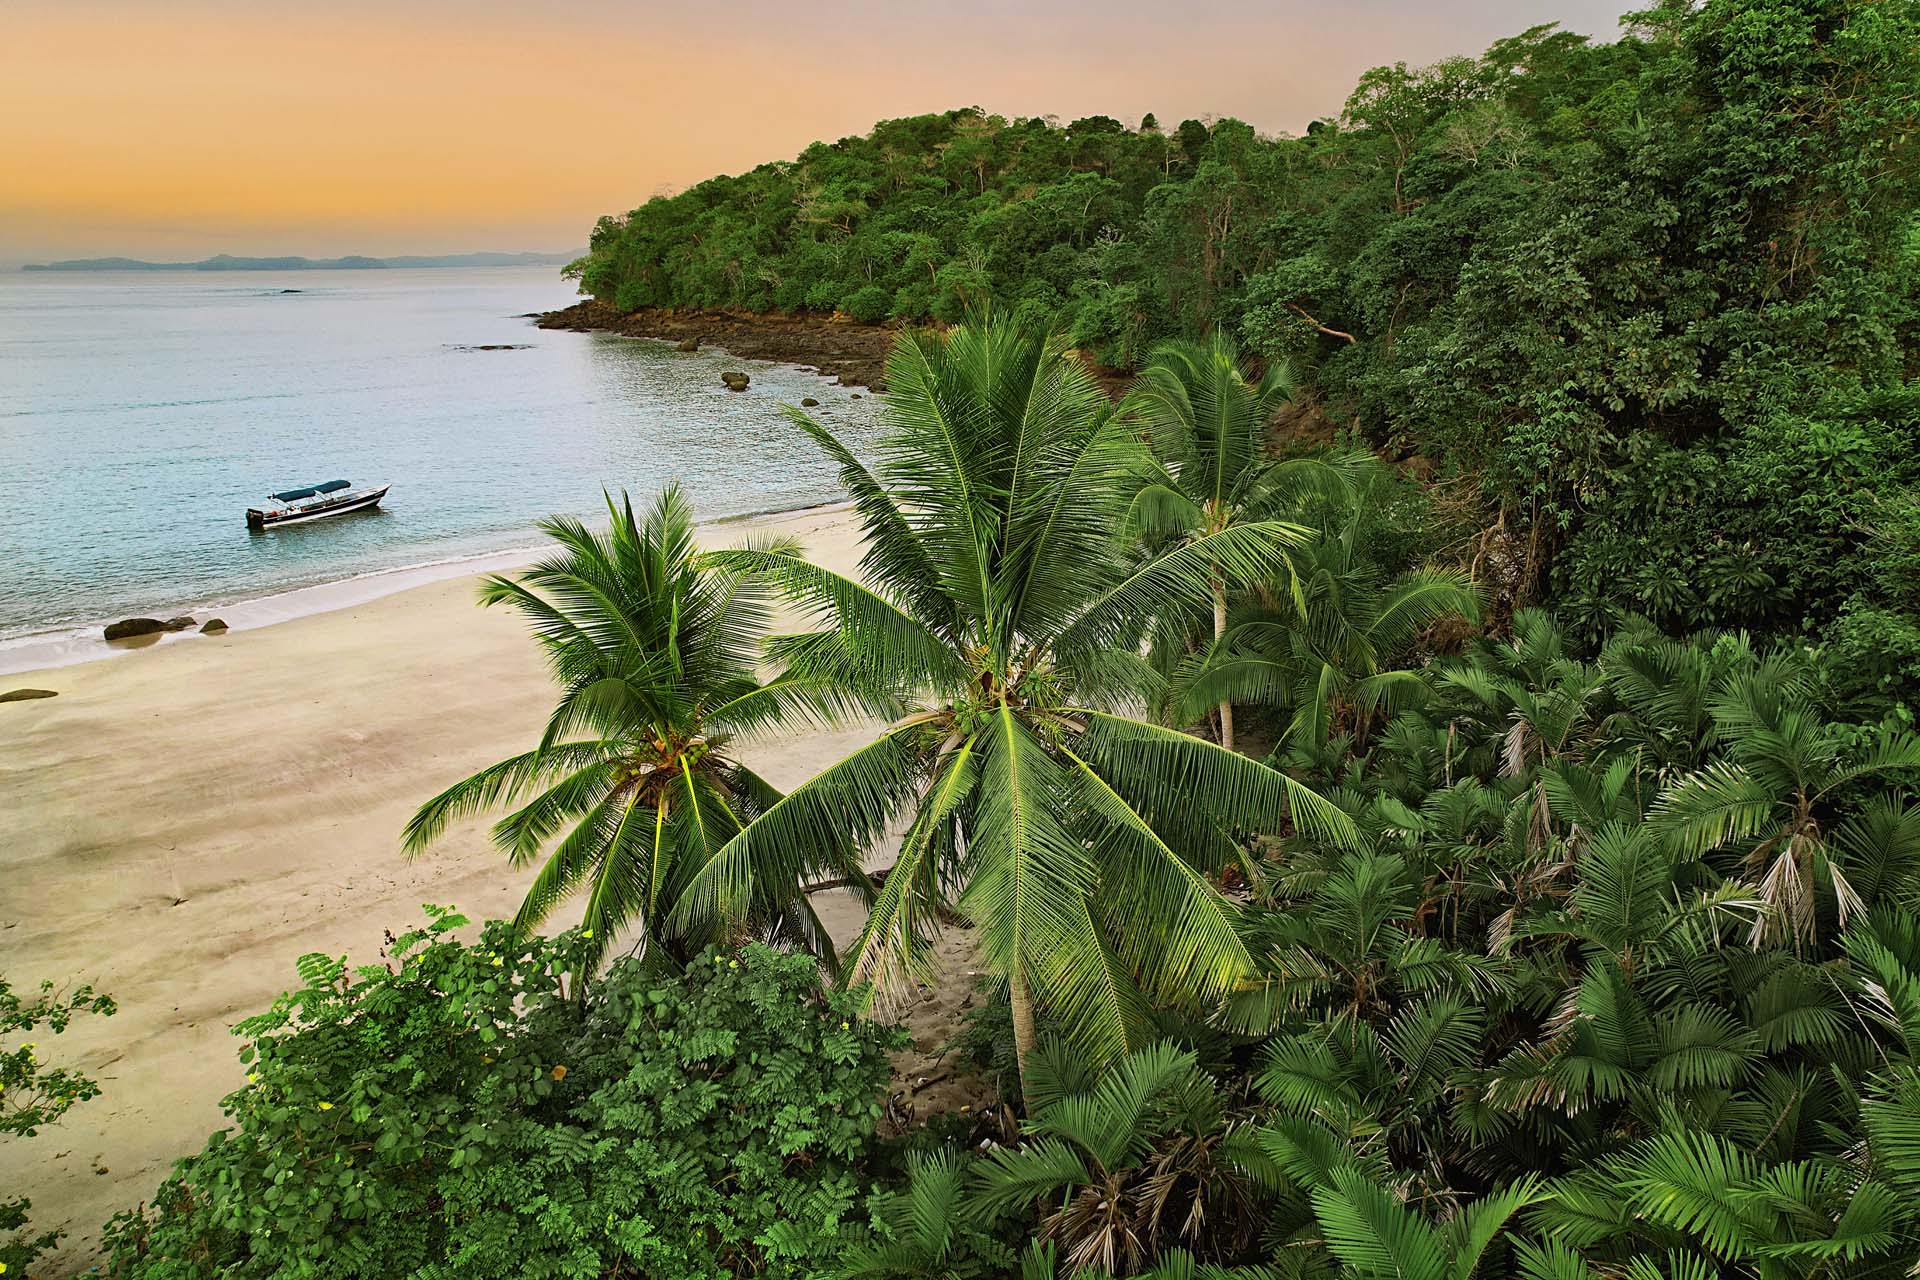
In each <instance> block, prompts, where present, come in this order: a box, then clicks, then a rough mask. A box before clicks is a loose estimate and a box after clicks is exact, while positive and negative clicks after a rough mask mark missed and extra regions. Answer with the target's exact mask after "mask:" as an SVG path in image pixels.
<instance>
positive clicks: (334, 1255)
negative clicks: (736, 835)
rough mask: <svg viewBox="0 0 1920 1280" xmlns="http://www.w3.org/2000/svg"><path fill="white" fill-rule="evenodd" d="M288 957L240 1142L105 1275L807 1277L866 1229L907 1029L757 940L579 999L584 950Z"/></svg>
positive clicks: (499, 943) (236, 1116) (266, 1017)
mask: <svg viewBox="0 0 1920 1280" xmlns="http://www.w3.org/2000/svg"><path fill="white" fill-rule="evenodd" d="M431 914H432V917H433V918H432V921H431V923H430V924H428V925H427V926H426V927H425V928H423V929H419V930H415V931H413V932H410V933H407V934H405V935H403V936H401V937H399V938H396V939H393V940H392V941H391V944H390V946H389V947H388V949H387V960H386V962H385V963H383V964H377V965H370V966H366V967H363V968H360V969H358V970H352V971H350V970H349V969H348V968H347V966H346V963H345V961H344V960H343V959H334V958H330V957H327V956H321V955H309V956H306V957H303V958H302V959H301V961H300V966H299V969H300V977H301V982H302V986H301V987H300V989H298V990H296V991H293V992H290V993H288V994H285V995H283V996H281V997H280V999H279V1000H278V1001H276V1002H275V1003H274V1006H273V1008H272V1009H270V1010H269V1011H268V1012H266V1013H264V1014H262V1015H260V1016H259V1017H256V1018H252V1019H249V1020H248V1021H246V1022H243V1023H241V1024H240V1025H239V1026H238V1027H237V1028H236V1029H235V1030H236V1033H237V1034H239V1035H242V1036H244V1037H245V1038H246V1040H247V1046H246V1048H245V1049H244V1050H243V1051H242V1054H241V1057H242V1059H243V1060H245V1061H247V1062H248V1063H249V1071H250V1074H249V1076H248V1083H247V1085H246V1087H244V1088H242V1089H240V1090H239V1091H238V1092H236V1093H234V1094H232V1095H230V1096H229V1097H228V1098H227V1099H226V1101H225V1103H224V1108H225V1110H226V1113H227V1115H228V1117H229V1118H230V1120H231V1121H232V1127H231V1128H229V1129H227V1130H224V1131H222V1132H220V1133H216V1134H215V1135H213V1137H212V1138H211V1139H210V1140H209V1141H208V1143H207V1146H206V1148H205V1149H204V1150H203V1151H202V1152H201V1153H200V1154H198V1155H196V1156H193V1157H190V1158H188V1159H186V1160H183V1161H181V1162H180V1163H179V1164H178V1165H177V1166H176V1167H175V1170H174V1173H173V1175H172V1176H171V1177H170V1178H169V1179H168V1180H167V1181H166V1182H165V1183H164V1184H163V1185H162V1186H161V1188H160V1191H159V1194H158V1195H157V1196H156V1197H155V1199H154V1201H153V1203H152V1204H151V1205H150V1206H143V1207H142V1208H141V1209H140V1210H137V1211H136V1212H134V1213H131V1214H122V1215H120V1216H119V1217H117V1218H116V1219H115V1220H114V1221H113V1222H112V1223H110V1224H109V1226H108V1231H107V1246H108V1249H109V1253H110V1258H109V1264H108V1271H109V1274H111V1275H114V1276H119V1277H143V1278H149V1280H163V1278H164V1280H188V1278H194V1277H212V1276H215V1275H219V1276H230V1277H246V1276H313V1277H329V1276H341V1277H346V1276H394V1277H399V1276H411V1275H420V1276H427V1275H458V1276H460V1277H463V1280H472V1278H478V1277H487V1276H503V1277H504V1276H512V1277H536V1276H539V1277H546V1276H555V1277H561V1276H564V1277H581V1278H583V1280H584V1278H585V1277H595V1276H603V1275H645V1276H654V1277H690V1278H691V1277H699V1278H702V1280H707V1278H718V1277H727V1276H735V1275H749V1274H751V1275H756V1276H770V1277H779V1276H802V1275H807V1274H810V1273H812V1272H813V1271H815V1270H817V1269H818V1267H819V1266H820V1265H821V1264H822V1263H823V1261H824V1260H826V1259H828V1258H830V1257H832V1256H833V1254H834V1251H835V1250H834V1242H835V1240H836V1237H837V1235H838V1234H839V1232H840V1228H841V1226H842V1224H843V1223H847V1222H861V1221H865V1220H866V1217H867V1214H868V1208H867V1195H868V1187H867V1186H866V1184H865V1182H864V1180H863V1178H862V1176H861V1170H862V1167H863V1163H864V1160H865V1157H866V1155H867V1152H868V1148H869V1146H870V1144H871V1143H872V1142H873V1135H874V1125H875V1120H876V1118H877V1117H878V1116H879V1114H880V1093H881V1089H882V1087H883V1085H884V1084H885V1082H886V1079H887V1076H888V1061H887V1054H888V1051H889V1049H890V1048H891V1047H893V1046H895V1045H896V1044H898V1043H899V1042H900V1033H899V1032H897V1031H894V1030H891V1029H888V1028H885V1027H881V1026H878V1025H876V1024H873V1023H870V1022H865V1021H861V1020H859V1019H858V1018H857V1017H856V1015H855V1012H854V1009H855V1005H856V1003H857V1000H856V997H855V996H852V995H848V994H844V993H838V992H835V993H826V992H823V991H822V990H821V987H820V983H819V977H818V970H817V966H816V964H815V962H814V961H813V960H812V959H811V958H809V957H806V956H794V955H783V954H779V953H776V952H774V951H772V950H770V949H768V948H766V947H764V946H759V945H754V946H749V947H747V948H745V949H743V950H741V951H739V952H737V953H726V952H719V951H708V952H705V953H703V954H701V955H700V956H699V957H698V958H697V959H696V960H695V961H694V962H693V963H691V964H690V965H689V966H688V968H687V970H686V971H685V972H684V973H673V972H662V971H661V970H659V969H652V968H649V967H648V966H646V965H643V964H642V963H641V962H640V961H638V960H635V959H632V958H627V959H622V960H620V961H617V962H616V963H615V964H614V965H613V967H612V969H611V970H610V971H609V972H608V973H607V974H606V976H605V977H603V978H601V979H600V980H598V981H597V982H596V983H594V984H593V985H591V986H590V987H589V988H587V990H586V991H584V992H581V991H579V990H578V989H576V988H575V986H574V984H573V982H572V980H571V979H570V978H568V977H567V976H566V975H568V974H570V973H572V972H574V971H575V969H576V967H577V962H578V960H579V959H580V957H581V954H582V953H583V952H584V951H585V950H586V947H587V943H586V942H585V941H583V940H582V938H580V937H579V936H577V935H576V934H567V935H563V936H562V937H560V938H558V939H553V940H548V939H530V940H529V939H516V938H515V937H514V936H513V935H512V933H511V932H510V931H509V929H508V927H507V926H506V925H505V924H504V923H501V922H495V923H492V924H489V925H487V926H486V928H485V929H484V931H483V932H482V935H481V938H480V941H479V942H478V943H477V944H474V945H467V944H465V943H462V942H461V941H459V940H458V939H457V938H456V937H455V936H454V935H453V932H452V931H453V930H454V929H456V928H458V927H459V926H461V925H462V924H464V923H465V922H464V921H463V920H462V919H461V918H460V917H458V916H455V915H452V914H450V913H448V912H445V911H437V910H436V911H432V912H431Z"/></svg>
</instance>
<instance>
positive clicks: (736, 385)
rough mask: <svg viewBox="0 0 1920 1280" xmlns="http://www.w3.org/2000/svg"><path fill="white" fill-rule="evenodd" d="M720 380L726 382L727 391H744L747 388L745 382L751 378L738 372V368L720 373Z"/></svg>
mask: <svg viewBox="0 0 1920 1280" xmlns="http://www.w3.org/2000/svg"><path fill="white" fill-rule="evenodd" d="M720 381H722V382H724V383H726V384H727V390H729V391H745V390H746V389H747V383H748V382H750V381H752V379H750V378H748V377H747V375H746V374H744V373H742V372H740V371H739V370H738V369H729V370H727V371H726V372H725V373H723V374H721V375H720Z"/></svg>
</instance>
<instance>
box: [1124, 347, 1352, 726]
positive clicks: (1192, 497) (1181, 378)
mask: <svg viewBox="0 0 1920 1280" xmlns="http://www.w3.org/2000/svg"><path fill="white" fill-rule="evenodd" d="M1292 398H1293V374H1292V371H1291V370H1290V369H1289V368H1288V366H1287V364H1286V362H1285V361H1282V360H1275V361H1273V362H1271V363H1269V364H1268V365H1267V366H1266V368H1265V370H1264V371H1263V372H1261V373H1259V374H1257V375H1256V374H1254V373H1252V372H1251V371H1250V370H1249V369H1248V368H1247V366H1246V365H1244V364H1243V363H1242V362H1241V359H1240V356H1239V353H1238V352H1237V351H1236V350H1235V349H1234V346H1233V343H1232V341H1231V340H1229V339H1228V338H1227V337H1225V336H1224V335H1223V334H1220V333H1218V332H1216V333H1215V334H1214V335H1213V336H1212V337H1210V338H1208V339H1207V340H1206V341H1204V342H1192V341H1188V340H1184V339H1175V340H1170V341H1167V342H1163V343H1161V344H1160V345H1159V346H1157V347H1155V348H1154V349H1153V352H1152V354H1151V356H1150V357H1149V358H1148V362H1147V367H1146V368H1145V369H1143V370H1142V371H1141V374H1140V379H1139V381H1138V382H1136V383H1135V384H1134V386H1133V388H1132V390H1131V391H1130V392H1129V393H1128V395H1127V399H1126V401H1125V403H1124V404H1123V405H1122V409H1121V412H1122V415H1123V416H1125V417H1126V418H1127V419H1128V420H1129V421H1130V422H1133V423H1135V424H1137V425H1138V426H1139V427H1140V428H1141V429H1143V430H1144V432H1145V433H1146V436H1147V439H1148V442H1149V444H1150V445H1151V454H1150V456H1148V458H1147V459H1146V464H1147V465H1146V467H1145V470H1144V474H1143V476H1142V479H1141V482H1140V487H1139V490H1138V493H1137V494H1136V496H1135V498H1134V503H1133V510H1132V511H1131V512H1130V514H1129V524H1130V525H1131V527H1132V529H1133V530H1134V531H1135V532H1138V533H1140V534H1141V535H1143V536H1145V537H1147V538H1149V539H1153V540H1165V539H1172V540H1174V541H1176V542H1191V541H1194V540H1196V539H1200V538H1205V537H1207V536H1208V535H1209V534H1214V533H1218V532H1220V531H1222V530H1224V529H1229V528H1232V527H1233V526H1234V525H1236V524H1239V523H1242V522H1245V521H1263V520H1272V519H1274V518H1275V517H1276V516H1277V514H1278V513H1279V512H1280V511H1281V509H1282V508H1283V506H1284V505H1285V501H1286V499H1287V498H1289V497H1292V496H1294V495H1297V494H1299V493H1301V492H1303V491H1307V492H1319V493H1329V492H1340V491H1343V490H1344V489H1345V487H1346V477H1345V475H1344V471H1345V470H1346V468H1345V466H1344V465H1343V464H1342V463H1339V462H1329V461H1327V460H1324V459H1320V458H1292V459H1288V460H1285V461H1282V460H1280V459H1277V458H1275V457H1273V456H1272V454H1271V452H1270V451H1269V450H1268V448H1267V424H1268V423H1269V422H1270V421H1272V419H1273V415H1274V414H1275V413H1277V412H1278V411H1279V410H1280V408H1281V406H1283V405H1285V404H1286V403H1287V402H1288V401H1289V400H1291V399H1292ZM1209 587H1210V594H1211V597H1212V598H1211V601H1210V603H1211V604H1212V606H1213V638H1214V642H1215V644H1218V643H1219V642H1220V639H1221V637H1222V636H1224V635H1225V634H1226V631H1227V579H1226V576H1225V575H1224V574H1223V573H1219V572H1216V573H1214V574H1213V576H1212V579H1211V581H1210V583H1209ZM1170 621H1177V620H1170ZM1218 712H1219V717H1220V745H1222V746H1224V747H1226V748H1227V749H1228V750H1232V748H1233V702H1232V699H1231V697H1228V696H1223V697H1221V698H1220V699H1219V702H1218Z"/></svg>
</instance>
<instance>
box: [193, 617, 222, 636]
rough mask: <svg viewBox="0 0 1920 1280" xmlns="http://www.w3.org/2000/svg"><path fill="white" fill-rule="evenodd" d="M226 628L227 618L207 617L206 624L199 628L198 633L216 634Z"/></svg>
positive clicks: (204, 634)
mask: <svg viewBox="0 0 1920 1280" xmlns="http://www.w3.org/2000/svg"><path fill="white" fill-rule="evenodd" d="M226 629H227V620H226V619H225V618H208V619H207V624H206V625H205V626H204V627H201V628H200V634H201V635H203V636H217V635H219V634H220V633H221V632H222V631H225V630H226Z"/></svg>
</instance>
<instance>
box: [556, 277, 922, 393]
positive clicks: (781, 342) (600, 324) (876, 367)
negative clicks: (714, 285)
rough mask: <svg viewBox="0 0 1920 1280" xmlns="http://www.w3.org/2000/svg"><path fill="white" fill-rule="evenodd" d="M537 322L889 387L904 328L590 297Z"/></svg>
mask: <svg viewBox="0 0 1920 1280" xmlns="http://www.w3.org/2000/svg"><path fill="white" fill-rule="evenodd" d="M531 318H532V320H533V323H534V326H535V327H536V328H540V329H560V330H565V331H567V332H570V333H615V334H620V335H622V336H624V337H628V338H651V339H654V340H655V341H659V342H675V343H678V342H696V343H698V344H700V345H701V346H714V347H719V348H720V349H721V350H723V351H725V352H726V353H727V354H728V355H731V356H737V357H739V358H740V359H742V360H764V361H766V362H768V363H770V364H789V365H798V366H800V367H802V368H807V369H812V370H813V371H815V372H816V373H819V374H821V375H822V376H824V377H828V378H833V379H835V380H836V381H838V382H839V384H840V385H841V386H843V387H866V388H868V389H870V390H872V391H873V392H875V393H876V394H883V393H885V391H886V389H887V383H886V379H887V356H888V355H889V354H890V353H891V352H892V350H893V340H894V339H895V338H896V337H898V336H899V333H900V330H899V329H898V328H896V327H894V326H892V325H883V324H862V323H860V322H859V321H857V320H850V319H847V318H846V317H844V316H820V315H810V314H801V315H783V314H778V313H767V314H760V313H757V312H735V311H692V310H682V311H675V310H671V309H669V308H665V307H642V308H640V309H639V310H638V311H620V310H618V309H617V308H615V307H612V306H610V305H608V304H607V303H604V302H600V301H598V300H596V299H592V298H588V299H585V300H583V301H580V302H576V303H574V304H573V305H572V306H570V307H563V308H561V309H560V310H558V311H547V312H538V313H535V314H534V315H533V316H532V317H531Z"/></svg>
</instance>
